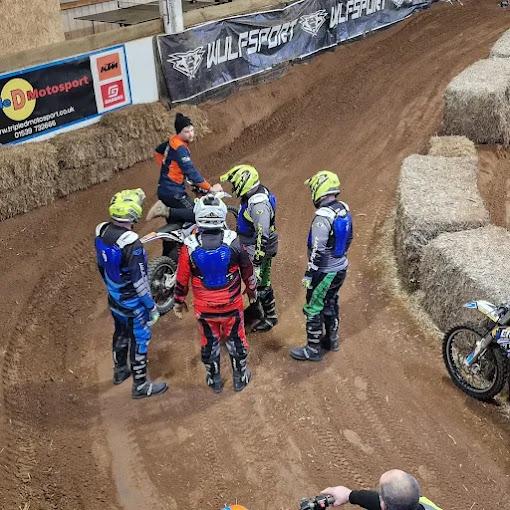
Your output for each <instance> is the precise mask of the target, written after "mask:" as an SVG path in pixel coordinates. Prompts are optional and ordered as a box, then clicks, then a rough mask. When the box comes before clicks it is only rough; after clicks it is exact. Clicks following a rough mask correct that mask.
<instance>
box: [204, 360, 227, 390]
mask: <svg viewBox="0 0 510 510" xmlns="http://www.w3.org/2000/svg"><path fill="white" fill-rule="evenodd" d="M204 365H205V370H206V376H205V382H206V384H207V386H209V387H210V388H211V389H212V390H213V391H214V393H221V392H222V390H223V381H222V380H221V374H220V360H219V359H217V360H214V361H211V362H210V363H204Z"/></svg>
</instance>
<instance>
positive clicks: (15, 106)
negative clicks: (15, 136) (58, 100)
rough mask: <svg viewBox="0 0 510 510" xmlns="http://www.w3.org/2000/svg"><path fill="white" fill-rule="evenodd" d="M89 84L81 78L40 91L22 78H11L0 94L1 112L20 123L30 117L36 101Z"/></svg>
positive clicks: (86, 78)
mask: <svg viewBox="0 0 510 510" xmlns="http://www.w3.org/2000/svg"><path fill="white" fill-rule="evenodd" d="M89 83H90V79H89V77H88V76H83V77H81V78H80V79H78V80H72V81H66V82H61V83H57V84H55V85H48V86H46V87H44V88H42V89H36V88H34V87H33V86H32V85H31V84H30V83H29V82H28V81H27V80H24V79H23V78H13V79H12V80H9V81H8V82H7V83H6V84H5V85H4V86H3V88H2V91H1V92H0V105H1V107H2V111H3V112H4V113H5V115H6V116H7V117H9V119H11V120H15V121H21V120H25V119H26V118H28V117H30V115H32V112H33V111H34V109H35V105H36V102H37V99H39V98H43V97H46V96H51V95H53V94H61V93H65V92H69V91H70V90H73V89H75V88H78V87H82V86H83V85H88V84H89Z"/></svg>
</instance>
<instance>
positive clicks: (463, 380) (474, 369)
mask: <svg viewBox="0 0 510 510" xmlns="http://www.w3.org/2000/svg"><path fill="white" fill-rule="evenodd" d="M464 307H465V308H470V309H473V310H478V311H479V312H480V313H482V314H483V315H484V316H485V317H486V319H485V320H484V322H483V324H482V325H481V326H480V325H477V324H463V325H461V326H456V327H454V328H452V329H450V330H449V331H447V332H446V334H445V336H444V340H443V359H444V363H445V365H446V368H447V370H448V373H449V374H450V377H451V378H452V380H453V382H454V383H455V385H456V386H458V387H459V388H460V389H461V390H462V391H463V392H464V393H466V394H468V395H469V396H470V397H473V398H476V399H478V400H490V399H492V398H493V397H494V396H496V395H497V394H498V393H499V392H500V391H501V390H502V389H503V386H504V384H505V382H506V381H507V379H508V374H509V358H510V309H509V308H507V307H506V306H496V305H493V304H492V303H489V302H488V301H483V300H480V301H470V302H469V303H466V304H465V305H464Z"/></svg>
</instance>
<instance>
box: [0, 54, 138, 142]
mask: <svg viewBox="0 0 510 510" xmlns="http://www.w3.org/2000/svg"><path fill="white" fill-rule="evenodd" d="M128 104H131V94H130V86H129V74H128V69H127V65H126V57H125V50H124V46H117V47H114V48H108V49H105V50H101V51H99V52H94V53H91V54H86V55H80V56H77V57H72V58H69V59H65V60H61V61H56V62H51V63H48V64H44V65H42V66H37V67H31V68H28V69H22V70H19V71H16V72H14V73H9V74H6V75H0V107H1V112H0V144H8V143H17V142H20V141H24V140H27V139H29V138H33V137H37V136H41V135H45V134H47V133H48V132H50V131H53V130H58V129H61V128H63V127H65V126H68V125H70V124H74V123H76V122H81V121H83V120H86V119H89V118H93V117H95V116H97V115H100V114H102V113H105V112H108V111H111V110H114V109H116V108H120V107H122V106H126V105H128Z"/></svg>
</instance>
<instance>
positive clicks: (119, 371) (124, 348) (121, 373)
mask: <svg viewBox="0 0 510 510" xmlns="http://www.w3.org/2000/svg"><path fill="white" fill-rule="evenodd" d="M128 349H129V338H127V337H125V336H120V335H114V337H113V346H112V354H113V384H115V385H117V384H121V383H123V382H124V381H125V380H126V379H128V378H129V376H130V375H131V370H129V366H128V362H127V358H128Z"/></svg>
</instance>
